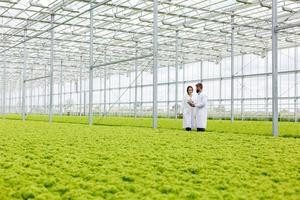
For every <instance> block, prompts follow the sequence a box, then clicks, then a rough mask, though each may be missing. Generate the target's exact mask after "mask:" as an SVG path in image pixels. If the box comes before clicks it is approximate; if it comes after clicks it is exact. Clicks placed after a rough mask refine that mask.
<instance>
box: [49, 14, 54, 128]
mask: <svg viewBox="0 0 300 200" xmlns="http://www.w3.org/2000/svg"><path fill="white" fill-rule="evenodd" d="M53 23H54V14H51V31H50V34H51V44H50V45H51V50H50V80H49V81H50V83H49V90H50V92H49V122H50V123H51V122H52V117H53V61H54V49H53V45H54V28H53Z"/></svg>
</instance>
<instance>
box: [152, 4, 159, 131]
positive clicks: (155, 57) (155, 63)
mask: <svg viewBox="0 0 300 200" xmlns="http://www.w3.org/2000/svg"><path fill="white" fill-rule="evenodd" d="M157 67H158V0H154V1H153V122H152V126H153V128H157V116H158V114H157Z"/></svg>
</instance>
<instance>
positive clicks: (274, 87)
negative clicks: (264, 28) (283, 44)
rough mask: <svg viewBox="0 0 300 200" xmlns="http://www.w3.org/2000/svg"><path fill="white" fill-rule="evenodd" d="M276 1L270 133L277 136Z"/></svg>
mask: <svg viewBox="0 0 300 200" xmlns="http://www.w3.org/2000/svg"><path fill="white" fill-rule="evenodd" d="M276 29H277V0H272V133H273V136H277V135H278V41H277V39H278V35H277V30H276Z"/></svg>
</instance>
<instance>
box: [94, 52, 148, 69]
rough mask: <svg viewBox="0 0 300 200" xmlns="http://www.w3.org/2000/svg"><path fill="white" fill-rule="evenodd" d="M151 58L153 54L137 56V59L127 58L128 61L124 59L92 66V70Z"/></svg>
mask: <svg viewBox="0 0 300 200" xmlns="http://www.w3.org/2000/svg"><path fill="white" fill-rule="evenodd" d="M152 56H153V54H149V55H145V56H138V57H134V58H128V59H124V60H118V61H113V62H107V63H103V64H99V65H94V66H93V67H92V68H97V67H104V66H107V65H115V64H118V63H123V62H129V61H133V60H140V59H143V58H149V57H152Z"/></svg>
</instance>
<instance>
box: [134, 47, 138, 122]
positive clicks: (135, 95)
mask: <svg viewBox="0 0 300 200" xmlns="http://www.w3.org/2000/svg"><path fill="white" fill-rule="evenodd" d="M137 45H138V44H137V42H136V43H135V57H137V53H138V51H137ZM137 64H138V63H137V60H135V61H134V73H135V74H134V77H135V85H134V117H135V118H136V117H137V89H138V88H137V84H138V79H137V76H138V72H137V68H138V66H137Z"/></svg>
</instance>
